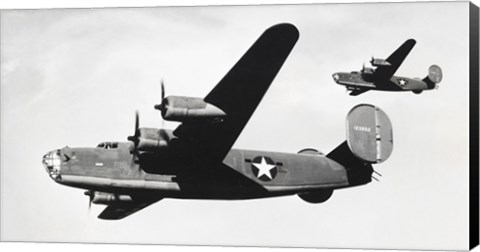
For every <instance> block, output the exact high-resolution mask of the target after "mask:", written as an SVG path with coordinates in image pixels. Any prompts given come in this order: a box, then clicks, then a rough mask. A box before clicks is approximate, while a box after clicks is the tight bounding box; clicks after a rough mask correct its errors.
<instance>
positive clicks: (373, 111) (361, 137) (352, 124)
mask: <svg viewBox="0 0 480 252" xmlns="http://www.w3.org/2000/svg"><path fill="white" fill-rule="evenodd" d="M347 143H348V147H349V148H350V150H351V151H352V153H353V154H354V155H355V156H356V157H357V158H359V159H361V160H364V161H366V162H369V163H381V162H383V161H385V160H387V159H388V157H389V156H390V154H391V153H392V150H393V133H392V124H391V122H390V119H389V118H388V116H387V115H386V114H385V112H383V111H382V110H381V109H380V108H378V107H376V106H373V105H370V104H360V105H357V106H355V107H354V108H353V109H352V110H350V112H349V113H348V116H347Z"/></svg>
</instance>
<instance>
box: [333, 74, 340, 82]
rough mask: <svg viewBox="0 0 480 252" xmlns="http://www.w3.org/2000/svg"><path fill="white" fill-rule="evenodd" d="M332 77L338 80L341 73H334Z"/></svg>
mask: <svg viewBox="0 0 480 252" xmlns="http://www.w3.org/2000/svg"><path fill="white" fill-rule="evenodd" d="M332 77H333V80H334V81H338V79H340V74H338V73H334V74H332Z"/></svg>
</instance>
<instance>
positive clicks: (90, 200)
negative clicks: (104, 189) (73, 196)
mask: <svg viewBox="0 0 480 252" xmlns="http://www.w3.org/2000/svg"><path fill="white" fill-rule="evenodd" d="M83 194H85V195H86V196H88V212H89V213H90V209H91V208H92V201H93V196H94V195H93V194H94V192H93V191H92V190H88V191H85V192H84V193H83Z"/></svg>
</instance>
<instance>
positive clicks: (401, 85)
mask: <svg viewBox="0 0 480 252" xmlns="http://www.w3.org/2000/svg"><path fill="white" fill-rule="evenodd" d="M333 79H334V81H335V82H336V83H337V84H339V85H343V86H346V87H347V89H348V90H357V89H367V90H382V91H415V92H420V91H422V90H428V89H433V88H434V87H429V86H428V84H427V83H425V82H424V81H422V80H421V79H412V78H407V77H400V76H392V77H391V78H390V79H388V80H376V79H375V78H374V76H373V75H372V76H370V75H367V76H364V75H363V74H362V73H361V72H350V73H348V72H339V73H335V74H333Z"/></svg>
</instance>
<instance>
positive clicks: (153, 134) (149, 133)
mask: <svg viewBox="0 0 480 252" xmlns="http://www.w3.org/2000/svg"><path fill="white" fill-rule="evenodd" d="M139 131H140V135H139V137H138V145H137V149H138V150H139V151H148V152H158V151H162V150H165V149H167V147H168V142H169V135H168V133H167V132H166V131H165V130H163V129H155V128H140V129H139Z"/></svg>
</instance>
